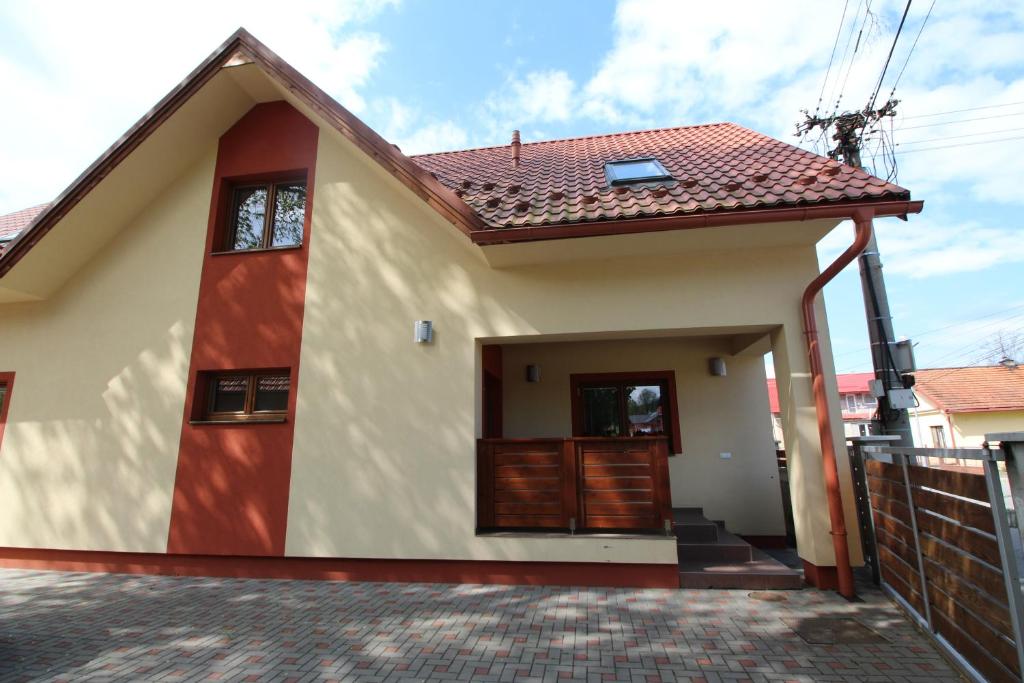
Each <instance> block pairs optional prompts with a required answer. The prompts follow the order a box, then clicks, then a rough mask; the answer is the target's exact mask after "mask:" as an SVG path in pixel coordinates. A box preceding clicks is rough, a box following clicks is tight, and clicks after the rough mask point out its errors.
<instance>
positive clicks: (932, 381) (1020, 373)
mask: <svg viewBox="0 0 1024 683" xmlns="http://www.w3.org/2000/svg"><path fill="white" fill-rule="evenodd" d="M914 377H916V378H917V385H916V386H915V387H914V391H916V392H919V393H921V394H923V395H924V397H925V398H926V399H928V400H929V401H930V402H931V403H935V404H937V405H938V407H939V408H942V409H944V410H948V411H950V412H952V413H973V412H983V411H991V410H1024V367H1018V368H1013V369H1011V368H1004V367H1003V366H1001V365H995V366H986V367H980V368H979V367H973V368H937V369H929V370H918V371H917V372H915V373H914Z"/></svg>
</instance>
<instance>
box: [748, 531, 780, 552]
mask: <svg viewBox="0 0 1024 683" xmlns="http://www.w3.org/2000/svg"><path fill="white" fill-rule="evenodd" d="M739 536H740V538H742V539H743V540H744V541H746V542H747V543H749V544H750V545H752V546H754V547H755V548H770V549H780V548H788V547H789V544H788V543H786V537H785V536H748V535H746V534H740V535H739Z"/></svg>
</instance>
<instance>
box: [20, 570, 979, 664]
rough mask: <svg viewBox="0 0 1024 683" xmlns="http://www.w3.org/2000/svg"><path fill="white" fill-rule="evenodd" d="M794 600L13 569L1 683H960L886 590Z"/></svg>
mask: <svg viewBox="0 0 1024 683" xmlns="http://www.w3.org/2000/svg"><path fill="white" fill-rule="evenodd" d="M785 595H786V596H787V598H788V599H787V600H785V601H782V602H767V601H762V600H757V599H753V598H751V597H750V594H749V592H748V591H697V590H632V589H593V588H552V587H543V588H533V587H522V586H478V585H439V584H393V583H392V584H387V583H339V582H325V581H263V580H241V579H207V578H174V577H158V576H124V575H113V574H85V573H64V572H33V571H18V570H0V681H3V683H8V682H9V681H122V680H159V681H206V680H211V681H212V680H221V681H331V680H333V681H422V680H438V681H440V680H457V681H563V680H572V681H594V682H595V683H596V682H598V681H634V682H643V683H647V682H648V681H652V682H653V681H709V682H711V681H929V683H937V682H938V681H956V680H959V679H958V677H957V676H956V675H955V674H954V672H953V670H952V669H951V668H950V667H949V665H948V664H947V663H946V661H945V660H944V659H943V658H942V657H941V656H940V655H939V654H938V652H937V651H936V650H935V649H934V648H933V647H932V646H931V645H930V644H929V643H928V642H927V640H926V639H925V638H924V636H922V635H921V634H920V633H918V632H917V631H916V630H915V629H914V627H913V626H911V624H910V623H909V622H908V621H907V620H906V619H905V618H904V617H903V616H902V615H901V613H900V612H899V611H897V609H896V608H895V607H894V606H893V605H892V604H891V603H890V602H889V601H888V599H886V598H885V597H884V596H883V595H882V594H880V593H878V592H877V591H873V590H870V591H866V592H865V593H864V595H863V598H864V601H863V602H860V603H848V602H846V601H844V600H842V599H841V598H839V597H838V596H836V595H835V594H833V593H828V592H822V591H814V590H803V591H795V592H787V593H786V594H785ZM821 616H847V617H854V618H856V619H857V620H858V621H859V622H860V623H862V624H864V625H865V626H867V627H869V628H871V629H873V630H875V631H876V632H878V633H879V634H881V635H882V636H883V637H884V641H883V642H880V643H875V644H861V645H810V644H808V643H806V642H805V641H804V640H803V639H802V638H801V637H800V636H799V635H797V634H796V633H795V632H794V631H793V630H792V629H791V628H790V627H789V626H787V625H786V623H785V622H784V621H783V620H787V621H790V620H792V619H802V618H809V617H821ZM790 623H792V621H790Z"/></svg>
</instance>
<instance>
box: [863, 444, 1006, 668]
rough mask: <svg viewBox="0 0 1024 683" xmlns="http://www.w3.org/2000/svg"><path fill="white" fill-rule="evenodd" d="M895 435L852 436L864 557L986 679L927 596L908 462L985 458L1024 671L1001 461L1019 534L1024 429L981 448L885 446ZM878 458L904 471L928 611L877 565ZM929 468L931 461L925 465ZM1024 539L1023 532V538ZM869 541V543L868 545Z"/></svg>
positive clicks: (949, 649)
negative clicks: (872, 487) (874, 475)
mask: <svg viewBox="0 0 1024 683" xmlns="http://www.w3.org/2000/svg"><path fill="white" fill-rule="evenodd" d="M898 439H899V437H895V436H858V437H850V438H848V439H847V441H849V442H850V444H851V446H852V447H851V448H850V460H851V465H852V468H853V472H854V477H853V479H854V489H855V491H856V492H857V517H858V521H859V523H860V526H861V531H862V532H867V533H862V534H861V537H862V539H865V540H863V541H862V542H863V543H864V544H865V559H866V560H867V561H868V562H870V563H871V570H872V579H873V580H874V583H875V584H876V585H878V586H881V588H882V590H883V591H884V592H885V593H886V595H888V596H889V597H890V598H892V599H893V600H895V601H896V602H897V603H898V604H899V605H900V606H902V607H903V609H904V610H905V611H906V612H907V613H908V614H909V615H911V616H912V617H913V618H914V619H915V620H916V621H917V622H918V623H919V624H920V626H921V627H922V628H924V629H926V630H927V632H928V633H929V635H931V636H932V638H933V639H934V640H935V642H936V643H937V644H938V645H939V646H940V647H941V648H942V649H943V651H945V652H946V654H948V655H950V656H951V657H953V659H954V660H956V662H957V663H959V664H960V666H961V667H963V668H964V670H965V672H966V673H967V674H968V676H969V677H970V678H971V679H972V680H974V681H977V682H978V683H984V681H986V680H987V679H986V678H985V677H984V676H982V675H981V674H980V673H979V672H978V671H977V670H975V669H974V667H973V666H972V665H971V664H970V663H969V662H968V661H967V660H966V659H965V658H964V657H963V656H962V655H961V654H960V653H959V652H958V651H957V650H956V648H954V647H953V646H952V644H951V643H949V641H947V640H946V639H945V638H944V637H943V636H942V635H941V634H939V633H938V632H937V631H936V630H935V627H934V625H933V623H932V616H931V606H930V604H929V597H928V583H927V578H926V576H925V573H924V556H923V554H922V552H921V543H920V536H919V533H918V529H917V513H916V508H915V506H914V502H913V501H914V499H913V495H912V492H911V485H910V476H909V469H908V467H909V465H918V462H917V461H918V458H959V459H964V460H980V461H981V463H982V467H983V468H984V472H985V486H986V489H987V491H988V495H989V502H990V504H991V506H992V517H993V522H994V524H995V530H996V534H995V535H996V539H997V541H998V545H999V558H1000V562H1001V563H1002V574H1003V582H1004V585H1005V588H1006V600H1007V608H1008V611H1009V613H1010V621H1011V625H1012V627H1013V631H1014V645H1015V646H1016V650H1017V661H1018V664H1019V666H1020V669H1021V671H1022V672H1024V596H1022V592H1021V585H1020V574H1019V571H1018V568H1017V557H1016V553H1015V552H1014V549H1013V538H1012V535H1013V529H1012V528H1011V526H1010V518H1009V514H1008V512H1007V509H1006V503H1005V501H1004V499H1003V488H1002V482H1001V479H1000V476H999V466H998V463H999V462H1005V463H1006V472H1007V476H1008V479H1009V482H1010V495H1011V497H1012V499H1013V501H1014V512H1015V514H1016V517H1017V533H1018V534H1024V432H1013V433H994V434H986V435H985V443H984V444H983V445H982V447H981V448H909V447H902V446H893V445H883V444H885V443H886V442H891V441H895V440H898ZM993 442H998V443H999V445H1000V447H999V448H991V447H990V443H993ZM870 459H874V460H879V461H882V462H889V463H891V464H893V465H897V466H900V467H901V469H902V470H903V484H904V489H905V491H906V494H907V505H908V507H909V508H910V519H911V522H912V528H913V532H914V550H915V552H916V555H917V565H918V573H919V574H920V577H921V599H922V602H923V604H924V612H925V613H924V615H922V614H920V613H919V612H918V611H917V610H916V609H914V608H913V607H912V606H911V605H910V604H909V603H907V601H906V600H904V599H903V597H902V596H901V595H899V594H898V593H897V592H896V591H895V590H893V589H892V588H891V587H890V586H889V585H888V584H886V583H885V581H884V580H883V579H882V577H881V575H880V571H879V564H878V550H877V546H876V543H877V542H876V540H875V527H874V515H873V514H872V511H871V503H870V498H869V492H868V487H867V472H866V469H865V460H870ZM921 466H924V467H927V466H928V465H927V464H924V465H921ZM1022 541H1024V537H1022ZM868 543H870V544H871V545H870V547H869V546H868V545H867V544H868Z"/></svg>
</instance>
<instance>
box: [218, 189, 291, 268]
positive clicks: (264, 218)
mask: <svg viewBox="0 0 1024 683" xmlns="http://www.w3.org/2000/svg"><path fill="white" fill-rule="evenodd" d="M230 192H231V205H230V209H229V213H228V222H227V230H226V240H225V244H224V249H225V250H227V251H252V250H254V249H274V248H282V247H296V246H300V245H301V244H302V232H303V226H304V225H305V222H306V181H305V179H302V178H293V179H289V180H282V181H273V182H260V183H248V184H244V185H235V186H234V187H232V188H231V190H230Z"/></svg>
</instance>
